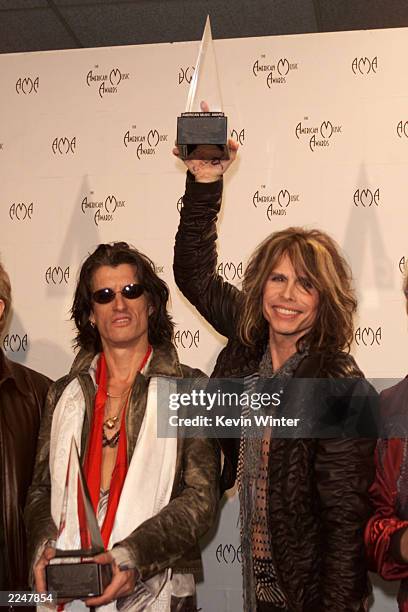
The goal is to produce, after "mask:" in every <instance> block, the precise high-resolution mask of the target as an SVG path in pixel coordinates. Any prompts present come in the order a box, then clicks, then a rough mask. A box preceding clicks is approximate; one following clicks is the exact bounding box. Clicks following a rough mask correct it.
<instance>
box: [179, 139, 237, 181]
mask: <svg viewBox="0 0 408 612" xmlns="http://www.w3.org/2000/svg"><path fill="white" fill-rule="evenodd" d="M238 147H239V145H238V143H237V142H236V141H235V140H232V139H229V140H228V148H229V152H230V158H229V159H213V160H204V159H184V160H183V162H184V163H185V165H186V166H187V168H188V169H189V170H190V172H191V174H193V175H194V176H195V180H196V182H197V183H214V182H215V181H218V180H219V179H220V177H221V176H222V175H223V174H224V172H225V171H226V170H228V168H229V167H230V165H231V164H232V162H233V161H234V160H235V158H236V156H237V151H238ZM173 154H174V155H175V156H176V157H179V150H178V148H177V147H174V149H173Z"/></svg>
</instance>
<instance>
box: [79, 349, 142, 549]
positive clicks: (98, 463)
mask: <svg viewBox="0 0 408 612" xmlns="http://www.w3.org/2000/svg"><path fill="white" fill-rule="evenodd" d="M151 352H152V348H151V346H149V347H148V349H147V352H146V354H145V356H144V358H143V360H142V363H141V364H140V366H139V368H138V371H140V370H142V369H143V368H144V366H145V365H146V363H147V360H148V359H149V357H150V354H151ZM107 378H108V377H107V369H106V359H105V355H104V353H101V356H100V358H99V361H98V367H97V371H96V383H97V385H98V391H97V393H96V396H95V404H94V412H93V417H92V423H91V430H90V437H89V443H88V450H87V453H86V457H85V462H84V476H85V480H86V482H87V485H88V489H89V494H90V497H91V501H92V506H93V509H94V512H95V514H96V511H97V508H98V503H99V496H100V489H101V468H102V434H103V422H104V417H105V403H106V399H107V396H108V394H107ZM129 394H130V392H129ZM128 399H129V396H128V398H127V400H126V405H125V407H124V410H123V414H122V419H121V423H120V435H119V444H118V452H117V455H116V463H115V467H114V468H113V472H112V477H111V483H110V488H109V499H108V507H107V510H106V516H105V520H104V522H103V525H102V529H101V534H102V540H103V543H104V546H105V549H106V548H107V547H108V542H109V538H110V535H111V533H112V528H113V523H114V520H115V516H116V511H117V509H118V504H119V500H120V495H121V493H122V488H123V485H124V482H125V478H126V473H127V469H128V465H127V442H126V410H127V406H128ZM78 514H79V522H80V532H81V543H82V546H83V547H86V545H87V544H88V547H89V536H88V530H87V529H86V527H85V525H84V522H83V519H84V513H83V512H81V504H79V507H78Z"/></svg>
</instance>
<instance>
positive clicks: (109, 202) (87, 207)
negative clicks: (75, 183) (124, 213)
mask: <svg viewBox="0 0 408 612" xmlns="http://www.w3.org/2000/svg"><path fill="white" fill-rule="evenodd" d="M125 205H126V202H125V200H120V199H119V198H117V197H116V196H115V195H113V194H109V195H107V196H106V197H105V198H102V199H98V198H96V197H95V193H94V192H93V191H91V192H90V194H89V196H85V197H84V199H83V200H82V202H81V210H82V212H83V213H84V215H85V214H87V213H90V214H91V215H92V216H93V220H94V223H95V225H99V224H100V223H103V222H105V221H113V220H114V217H115V214H116V213H117V211H118V210H119V209H120V208H124V207H125Z"/></svg>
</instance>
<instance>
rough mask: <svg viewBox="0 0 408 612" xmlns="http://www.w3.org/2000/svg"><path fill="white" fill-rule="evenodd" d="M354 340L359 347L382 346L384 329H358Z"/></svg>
mask: <svg viewBox="0 0 408 612" xmlns="http://www.w3.org/2000/svg"><path fill="white" fill-rule="evenodd" d="M354 339H355V341H356V344H357V346H381V340H382V328H381V326H380V327H377V328H373V327H358V328H357V329H356V331H355V332H354Z"/></svg>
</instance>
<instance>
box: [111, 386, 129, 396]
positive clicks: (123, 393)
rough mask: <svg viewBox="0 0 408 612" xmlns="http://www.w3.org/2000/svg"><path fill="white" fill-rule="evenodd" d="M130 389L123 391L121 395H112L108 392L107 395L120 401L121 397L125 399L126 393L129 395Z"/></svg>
mask: <svg viewBox="0 0 408 612" xmlns="http://www.w3.org/2000/svg"><path fill="white" fill-rule="evenodd" d="M129 389H130V387H128V388H127V389H125V390H124V391H122V393H121V394H120V395H112V393H109V392H108V391H107V392H106V395H107V396H108V397H110V398H112V399H119V398H120V397H123V396H124V395H125V393H127V392H128V391H129Z"/></svg>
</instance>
